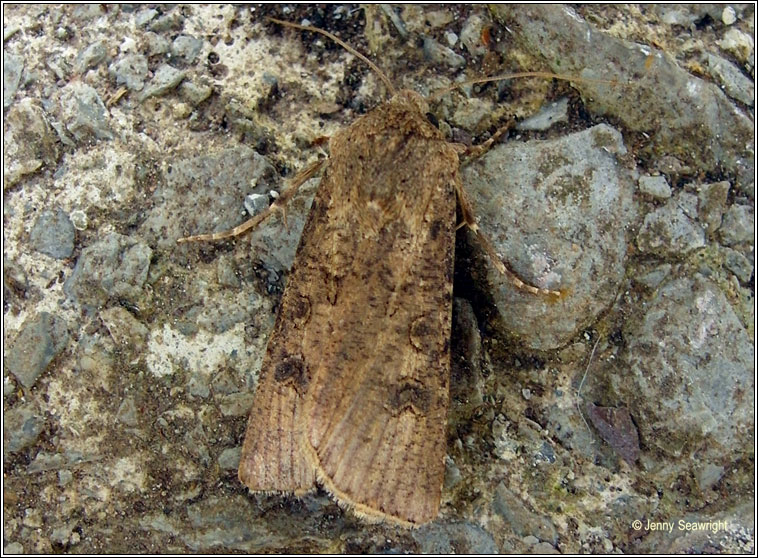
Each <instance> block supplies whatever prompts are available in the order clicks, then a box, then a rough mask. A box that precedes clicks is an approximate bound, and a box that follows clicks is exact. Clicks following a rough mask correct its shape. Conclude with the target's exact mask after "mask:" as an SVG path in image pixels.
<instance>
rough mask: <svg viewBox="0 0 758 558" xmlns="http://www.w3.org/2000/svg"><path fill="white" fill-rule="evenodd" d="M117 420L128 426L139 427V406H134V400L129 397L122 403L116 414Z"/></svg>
mask: <svg viewBox="0 0 758 558" xmlns="http://www.w3.org/2000/svg"><path fill="white" fill-rule="evenodd" d="M116 418H117V419H118V420H119V422H122V423H124V424H125V425H127V426H137V424H138V421H137V406H136V405H135V404H134V399H133V398H131V397H127V398H126V399H124V400H123V401H122V402H121V405H119V407H118V411H117V412H116Z"/></svg>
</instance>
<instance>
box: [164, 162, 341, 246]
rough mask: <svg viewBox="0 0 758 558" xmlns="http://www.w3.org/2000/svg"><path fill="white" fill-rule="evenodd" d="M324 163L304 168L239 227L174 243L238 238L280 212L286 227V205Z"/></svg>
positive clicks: (189, 237) (316, 163)
mask: <svg viewBox="0 0 758 558" xmlns="http://www.w3.org/2000/svg"><path fill="white" fill-rule="evenodd" d="M325 163H326V159H321V160H320V161H316V162H315V163H311V164H310V165H308V166H307V167H306V168H304V169H303V170H302V171H300V172H299V173H298V174H297V175H296V176H295V178H293V179H292V182H291V183H290V185H289V186H288V187H287V189H286V190H284V192H282V194H281V195H280V196H279V197H278V198H277V199H276V200H275V201H274V203H272V204H271V205H270V206H269V207H268V208H267V209H266V210H265V211H263V212H261V213H259V214H258V215H256V216H254V217H252V218H250V219H248V220H247V221H245V222H244V223H242V224H241V225H238V226H236V227H234V228H233V229H230V230H228V231H223V232H217V233H209V234H198V235H195V236H185V237H183V238H180V239H178V240H177V241H176V242H177V243H178V244H183V243H185V242H204V241H211V242H212V241H216V240H223V239H225V238H233V237H235V236H240V235H241V234H244V233H246V232H247V231H249V230H251V229H253V228H255V227H257V226H258V225H259V224H260V223H262V222H263V220H264V219H267V218H268V217H269V216H270V215H271V214H272V213H273V212H274V211H281V212H282V220H283V221H284V226H285V227H286V226H287V213H286V207H287V204H288V203H289V202H290V200H291V199H292V198H293V197H294V196H295V194H296V193H297V191H298V190H299V189H300V186H302V185H303V184H304V183H305V182H306V181H307V180H309V179H310V178H312V177H313V176H314V175H315V174H316V173H318V171H320V170H321V168H322V167H323V166H324V164H325Z"/></svg>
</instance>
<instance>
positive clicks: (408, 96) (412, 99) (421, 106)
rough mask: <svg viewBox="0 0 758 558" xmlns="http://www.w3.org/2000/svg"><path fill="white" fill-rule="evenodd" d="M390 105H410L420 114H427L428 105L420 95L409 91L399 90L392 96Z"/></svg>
mask: <svg viewBox="0 0 758 558" xmlns="http://www.w3.org/2000/svg"><path fill="white" fill-rule="evenodd" d="M390 102H392V103H398V104H401V105H404V106H408V105H411V106H413V107H415V108H417V109H418V111H419V112H420V113H421V114H426V113H428V112H429V103H427V102H426V99H425V98H424V96H423V95H421V94H420V93H416V92H415V91H411V90H410V89H401V90H400V91H398V92H397V93H395V94H394V95H393V96H392V100H391V101H390Z"/></svg>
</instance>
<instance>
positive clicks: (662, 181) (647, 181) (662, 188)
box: [637, 175, 671, 200]
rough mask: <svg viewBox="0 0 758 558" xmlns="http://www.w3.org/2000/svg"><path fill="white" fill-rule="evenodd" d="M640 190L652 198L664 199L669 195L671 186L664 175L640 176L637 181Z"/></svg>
mask: <svg viewBox="0 0 758 558" xmlns="http://www.w3.org/2000/svg"><path fill="white" fill-rule="evenodd" d="M637 183H638V184H639V186H640V192H642V193H643V194H647V195H648V196H650V197H652V198H657V199H659V200H665V199H668V198H670V197H671V186H669V183H668V181H667V180H666V177H665V176H648V175H645V176H641V177H640V179H639V180H638V182H637Z"/></svg>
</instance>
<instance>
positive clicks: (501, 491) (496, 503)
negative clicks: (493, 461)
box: [492, 483, 558, 545]
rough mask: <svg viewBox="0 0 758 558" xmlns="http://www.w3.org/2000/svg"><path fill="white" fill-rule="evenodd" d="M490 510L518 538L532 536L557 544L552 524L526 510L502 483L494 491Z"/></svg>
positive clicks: (548, 520) (556, 534)
mask: <svg viewBox="0 0 758 558" xmlns="http://www.w3.org/2000/svg"><path fill="white" fill-rule="evenodd" d="M492 510H493V511H494V512H495V513H496V514H498V515H499V516H500V517H502V518H503V519H504V520H505V522H506V524H507V525H508V526H509V527H510V528H511V529H512V530H513V532H514V533H515V534H516V535H518V536H520V537H525V536H528V535H532V536H534V537H537V538H538V539H539V540H541V541H543V542H547V543H550V544H552V545H555V544H556V543H557V542H558V533H557V532H556V530H555V526H554V525H553V522H552V521H550V519H549V518H548V517H545V516H541V515H539V514H536V513H534V512H533V511H531V510H530V509H529V508H527V507H526V505H525V504H524V503H523V502H522V501H521V500H520V499H519V498H518V497H517V496H516V495H515V494H513V492H511V491H510V490H508V488H507V487H506V486H505V485H504V484H503V483H500V484H499V485H498V487H497V489H496V490H495V498H494V499H493V501H492Z"/></svg>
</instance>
